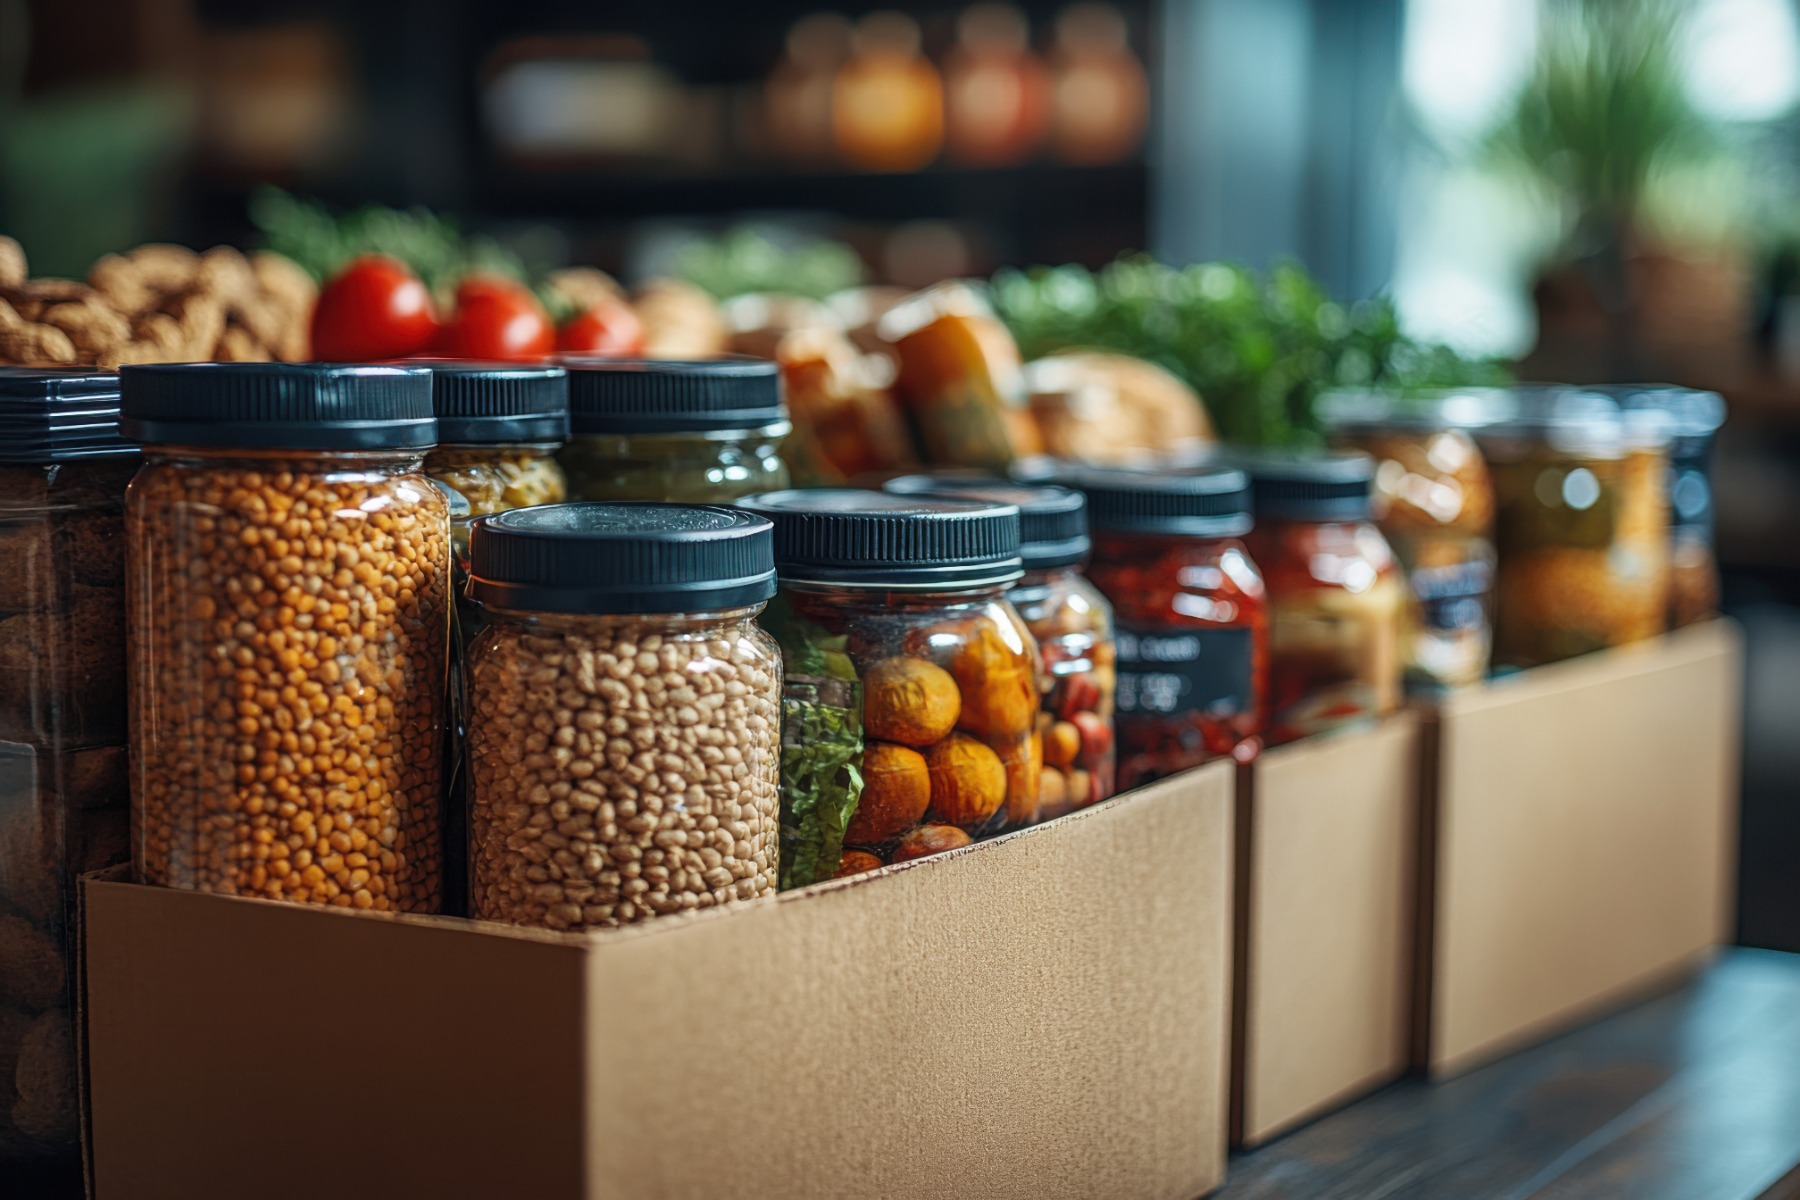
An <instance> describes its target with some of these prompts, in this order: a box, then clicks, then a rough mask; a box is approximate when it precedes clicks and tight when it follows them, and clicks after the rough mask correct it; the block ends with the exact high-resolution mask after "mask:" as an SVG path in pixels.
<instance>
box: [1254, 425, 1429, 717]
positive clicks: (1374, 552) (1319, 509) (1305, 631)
mask: <svg viewBox="0 0 1800 1200" xmlns="http://www.w3.org/2000/svg"><path fill="white" fill-rule="evenodd" d="M1242 461H1243V463H1244V466H1245V468H1246V469H1247V470H1248V471H1249V472H1250V479H1251V486H1252V489H1253V491H1254V494H1255V500H1256V529H1255V530H1254V531H1253V532H1252V534H1251V535H1250V539H1249V545H1250V553H1251V554H1252V555H1254V556H1255V558H1256V562H1257V565H1258V566H1260V567H1261V568H1262V572H1263V578H1264V579H1265V580H1266V581H1267V582H1268V587H1269V605H1270V609H1271V614H1270V621H1269V723H1268V734H1269V743H1270V744H1271V745H1278V744H1280V743H1282V742H1289V741H1293V740H1294V739H1295V738H1298V737H1304V736H1306V735H1308V734H1314V733H1322V732H1324V731H1326V730H1329V729H1335V728H1339V727H1341V726H1344V725H1348V724H1352V723H1354V722H1357V721H1363V720H1370V719H1373V718H1375V717H1379V716H1383V715H1385V714H1387V713H1391V712H1393V711H1394V710H1395V709H1397V708H1399V707H1400V697H1401V678H1402V675H1403V673H1404V670H1405V660H1404V658H1403V655H1402V649H1401V648H1402V646H1403V644H1404V643H1403V627H1404V622H1405V614H1406V586H1405V583H1404V581H1403V579H1402V578H1401V572H1400V566H1399V563H1398V562H1397V561H1396V560H1395V558H1394V552H1393V551H1392V550H1391V549H1390V548H1389V547H1388V543H1387V539H1386V538H1384V537H1382V536H1381V531H1380V530H1379V529H1377V528H1376V527H1375V524H1374V522H1373V521H1372V520H1371V519H1370V494H1371V491H1372V489H1373V484H1374V479H1375V463H1374V460H1373V459H1371V458H1370V457H1369V456H1368V455H1366V454H1353V453H1339V454H1315V455H1294V454H1266V455H1257V456H1253V457H1247V458H1245V459H1243V460H1242Z"/></svg>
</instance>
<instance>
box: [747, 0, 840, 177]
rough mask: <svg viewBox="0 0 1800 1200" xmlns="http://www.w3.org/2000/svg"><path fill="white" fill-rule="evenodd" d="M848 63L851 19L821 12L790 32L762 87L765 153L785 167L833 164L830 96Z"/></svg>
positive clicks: (795, 23)
mask: <svg viewBox="0 0 1800 1200" xmlns="http://www.w3.org/2000/svg"><path fill="white" fill-rule="evenodd" d="M849 57H850V18H848V17H846V16H844V15H843V14H842V13H834V12H821V13H813V14H812V15H811V16H809V17H802V18H801V19H800V20H798V21H796V22H794V25H793V28H791V29H789V30H788V34H787V42H786V46H785V48H784V50H783V52H782V56H781V61H780V62H778V63H776V64H775V69H774V70H773V71H771V72H770V73H769V80H768V82H767V83H766V84H764V85H763V118H764V120H765V121H767V122H768V128H767V138H768V144H769V148H770V149H771V150H773V151H774V153H775V154H776V155H777V156H778V157H780V158H783V159H786V160H788V161H789V162H794V163H801V164H809V165H811V164H818V163H823V162H827V161H829V160H830V158H831V150H832V137H831V93H832V87H833V82H834V80H835V79H836V77H837V73H838V70H839V68H841V67H842V66H843V65H844V62H845V60H846V59H848V58H849Z"/></svg>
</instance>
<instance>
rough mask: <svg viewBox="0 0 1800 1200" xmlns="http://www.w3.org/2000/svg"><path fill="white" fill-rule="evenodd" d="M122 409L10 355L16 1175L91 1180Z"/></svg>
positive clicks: (113, 786)
mask: <svg viewBox="0 0 1800 1200" xmlns="http://www.w3.org/2000/svg"><path fill="white" fill-rule="evenodd" d="M118 405H119V399H118V380H117V378H116V377H113V376H110V375H106V374H102V373H99V372H95V371H93V370H91V369H72V370H36V369H24V368H0V554H3V555H4V557H5V561H6V564H7V569H6V571H5V573H4V575H3V576H0V1180H10V1179H15V1178H16V1179H17V1180H18V1182H19V1186H21V1187H25V1186H26V1181H27V1180H28V1179H29V1180H32V1181H39V1180H40V1179H41V1180H43V1181H45V1182H46V1184H47V1181H48V1180H49V1179H50V1178H52V1177H67V1178H72V1179H73V1180H74V1185H73V1186H74V1190H75V1191H77V1192H79V1190H80V1186H79V1183H80V1169H79V1162H78V1157H77V1150H78V1137H77V1134H78V1124H79V1120H78V1118H79V1109H78V1105H77V1079H78V1074H77V1064H76V1057H75V1041H74V1038H75V1025H74V994H73V986H74V980H75V977H76V964H75V961H74V932H75V931H74V928H73V922H72V919H71V911H72V900H73V892H74V886H75V879H76V878H77V876H79V875H80V874H81V873H83V872H85V871H93V870H99V869H101V868H104V867H109V866H112V865H114V864H115V863H118V862H122V861H124V860H125V858H126V857H127V855H128V854H129V849H130V845H129V836H128V827H129V817H130V808H129V805H128V802H127V800H126V778H125V759H126V754H125V704H124V693H125V686H124V680H125V637H124V629H125V562H124V557H125V556H124V539H123V536H122V532H123V530H122V525H123V523H122V518H121V511H122V508H123V504H124V498H125V487H126V484H127V483H128V482H129V481H130V479H131V475H132V472H133V471H135V470H136V469H137V453H136V448H135V447H133V446H131V445H129V444H128V443H126V442H124V441H122V440H121V439H120V438H119V436H118V425H117V417H118ZM26 1172H31V1174H26ZM21 1194H23V1193H21ZM31 1194H33V1195H35V1194H37V1193H35V1192H32V1193H31Z"/></svg>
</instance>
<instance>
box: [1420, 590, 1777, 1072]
mask: <svg viewBox="0 0 1800 1200" xmlns="http://www.w3.org/2000/svg"><path fill="white" fill-rule="evenodd" d="M1742 678H1743V645H1742V638H1741V637H1740V635H1739V633H1738V630H1737V627H1736V626H1735V625H1734V624H1732V623H1731V622H1728V621H1715V622H1711V623H1709V624H1706V625H1703V626H1695V627H1691V628H1688V629H1684V630H1680V631H1678V632H1676V633H1674V634H1671V635H1669V636H1668V637H1666V638H1661V639H1658V640H1656V641H1654V642H1646V643H1643V644H1640V645H1635V646H1627V647H1623V648H1621V649H1618V650H1612V651H1608V652H1605V653H1600V654H1592V655H1588V656H1585V657H1583V658H1579V659H1573V660H1571V661H1569V662H1565V663H1558V664H1555V665H1553V666H1547V667H1539V668H1536V669H1534V670H1531V671H1526V672H1522V673H1521V674H1519V675H1517V676H1514V677H1512V678H1509V679H1503V680H1500V681H1497V682H1495V683H1493V684H1490V685H1488V686H1486V687H1481V688H1476V689H1472V690H1470V691H1468V692H1465V693H1461V694H1459V695H1456V696H1454V697H1451V698H1450V699H1448V700H1446V701H1445V702H1444V704H1443V705H1442V706H1441V707H1440V708H1439V709H1438V710H1437V711H1436V713H1435V714H1434V715H1433V716H1432V718H1431V720H1430V722H1429V724H1428V727H1427V754H1428V757H1429V758H1431V759H1433V760H1435V761H1434V763H1433V766H1432V769H1431V778H1432V779H1433V781H1434V786H1433V787H1431V788H1429V789H1428V797H1427V804H1426V807H1425V810H1424V816H1425V820H1424V824H1423V828H1422V838H1421V851H1422V857H1421V868H1420V884H1421V890H1422V895H1423V897H1424V898H1425V900H1424V903H1422V904H1421V906H1420V913H1421V918H1422V919H1421V925H1420V946H1421V961H1420V973H1419V977H1418V982H1419V987H1420V989H1421V992H1420V1000H1421V1014H1422V1018H1423V1019H1422V1020H1421V1021H1420V1022H1419V1023H1418V1028H1417V1030H1416V1031H1415V1036H1416V1039H1417V1040H1416V1043H1415V1047H1414V1055H1415V1058H1416V1060H1417V1061H1418V1063H1419V1065H1421V1066H1422V1067H1424V1068H1425V1069H1427V1070H1428V1071H1429V1072H1430V1073H1431V1074H1432V1075H1433V1076H1438V1077H1442V1076H1449V1075H1454V1074H1457V1073H1458V1072H1461V1071H1464V1070H1467V1069H1468V1068H1470V1067H1472V1066H1476V1065H1478V1064H1480V1063H1482V1062H1485V1061H1487V1060H1489V1059H1492V1058H1494V1057H1497V1056H1498V1055H1500V1054H1503V1053H1505V1052H1506V1051H1508V1050H1511V1049H1515V1048H1517V1047H1519V1046H1521V1045H1523V1044H1525V1043H1528V1042H1531V1041H1534V1040H1537V1039H1539V1038H1542V1037H1545V1036H1547V1035H1549V1034H1551V1033H1553V1032H1556V1031H1558V1030H1560V1029H1563V1028H1566V1027H1568V1026H1570V1025H1573V1024H1575V1023H1577V1022H1579V1021H1582V1020H1585V1019H1588V1018H1590V1017H1592V1016H1595V1015H1597V1014H1599V1013H1600V1012H1602V1011H1603V1010H1605V1009H1607V1008H1609V1007H1613V1006H1615V1005H1617V1004H1619V1003H1621V1002H1623V1001H1625V1000H1627V999H1630V998H1632V997H1634V996H1636V995H1640V994H1642V993H1644V992H1646V991H1648V990H1650V989H1653V988H1655V987H1656V986H1658V985H1660V984H1665V983H1667V982H1668V981H1669V980H1671V979H1672V978H1674V977H1677V976H1679V975H1680V974H1681V973H1683V972H1684V971H1686V970H1689V969H1691V968H1692V967H1694V966H1696V965H1697V964H1698V963H1700V962H1701V961H1703V960H1704V959H1705V958H1706V956H1707V955H1708V952H1709V951H1710V950H1711V948H1712V947H1713V946H1714V945H1716V944H1718V943H1719V942H1721V941H1723V940H1725V939H1726V938H1727V937H1728V936H1729V932H1730V921H1731V912H1732V900H1731V896H1732V888H1733V876H1734V863H1735V857H1736V849H1737V842H1736V832H1735V831H1736V820H1737V800H1738V759H1739V736H1740V735H1739V729H1740V720H1739V705H1740V695H1741V693H1742Z"/></svg>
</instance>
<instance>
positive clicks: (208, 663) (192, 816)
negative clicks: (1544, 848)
mask: <svg viewBox="0 0 1800 1200" xmlns="http://www.w3.org/2000/svg"><path fill="white" fill-rule="evenodd" d="M120 374H121V382H122V391H123V395H122V409H121V421H120V426H121V428H122V430H123V431H124V432H125V434H126V436H127V437H130V438H133V439H135V440H137V441H139V442H141V443H142V444H143V445H144V447H145V450H144V465H143V467H142V469H141V470H140V471H139V472H138V474H137V477H136V478H135V479H134V480H132V483H131V490H130V492H129V494H128V496H127V499H126V506H125V534H126V538H125V541H126V547H127V551H128V554H129V561H130V564H131V569H130V572H129V579H128V580H127V584H128V589H129V597H128V599H129V610H128V620H127V627H128V642H129V648H130V653H129V681H130V695H131V751H132V765H131V801H132V817H133V824H132V834H133V845H132V863H133V866H134V868H135V870H136V873H137V876H138V878H139V880H140V882H146V883H154V884H163V885H167V886H171V887H179V888H191V889H197V890H200V891H212V892H225V893H230V894H236V895H245V896H257V897H262V898H266V899H272V900H290V901H297V902H300V903H310V904H332V905H339V906H344V907H356V908H368V909H389V910H392V909H398V910H402V911H407V912H435V911H437V908H438V905H439V902H440V891H441V886H440V876H441V870H442V865H443V864H442V861H441V859H442V850H441V843H440V837H441V833H442V828H441V827H442V816H441V810H442V806H443V790H442V784H443V779H442V774H443V772H442V766H443V755H444V744H445V743H444V737H445V732H446V730H445V691H446V673H447V666H448V654H449V634H450V623H449V610H450V594H449V593H450V587H449V580H450V524H449V503H448V501H447V500H446V499H445V496H444V493H443V492H442V491H441V490H440V489H439V488H438V487H437V486H436V485H435V484H433V483H432V482H431V480H430V479H429V478H427V477H426V475H425V474H424V471H423V470H422V465H423V457H424V454H425V451H426V450H427V449H429V448H430V446H431V445H432V443H433V442H434V441H435V439H436V436H437V422H436V420H435V419H434V418H433V416H432V411H431V375H430V373H429V372H428V371H425V370H423V369H416V368H398V367H376V366H359V367H347V366H323V365H317V364H281V363H229V364H187V365H166V366H128V367H126V368H124V369H123V370H122V371H121V373H120Z"/></svg>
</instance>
